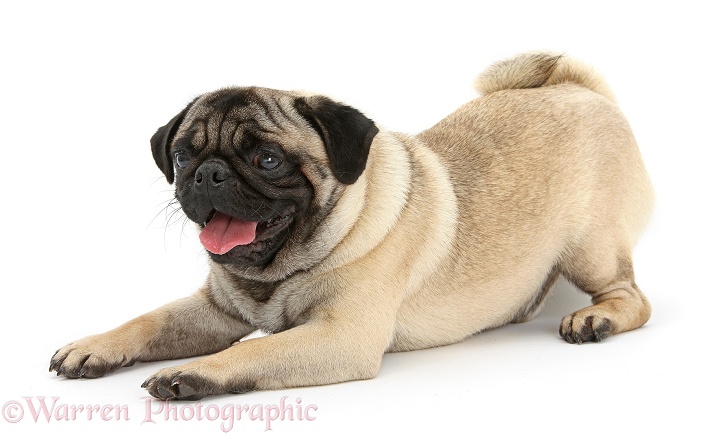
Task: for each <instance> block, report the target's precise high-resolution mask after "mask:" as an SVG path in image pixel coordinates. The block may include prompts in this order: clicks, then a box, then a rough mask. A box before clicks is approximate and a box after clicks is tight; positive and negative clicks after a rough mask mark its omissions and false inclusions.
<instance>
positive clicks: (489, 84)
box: [475, 52, 615, 101]
mask: <svg viewBox="0 0 705 435" xmlns="http://www.w3.org/2000/svg"><path fill="white" fill-rule="evenodd" d="M562 83H574V84H576V85H580V86H583V87H585V88H588V89H590V90H592V91H594V92H597V93H598V94H601V95H603V96H605V97H607V98H608V99H610V100H612V101H615V98H614V95H613V94H612V91H610V89H609V87H608V86H607V83H605V81H604V80H603V79H602V77H601V76H600V75H599V74H597V73H596V72H595V71H594V70H593V69H592V68H590V67H589V66H587V65H585V64H583V63H582V62H580V61H577V60H575V59H572V58H570V57H567V56H564V55H560V54H554V53H541V52H538V53H524V54H520V55H518V56H515V57H512V58H510V59H506V60H503V61H500V62H497V63H495V64H494V65H492V66H490V67H489V68H487V69H486V70H485V71H484V72H483V73H482V74H480V76H479V77H478V78H477V80H476V81H475V89H476V90H477V91H478V92H479V93H480V94H481V95H487V94H491V93H493V92H497V91H501V90H504V89H527V88H538V87H540V86H551V85H559V84H562Z"/></svg>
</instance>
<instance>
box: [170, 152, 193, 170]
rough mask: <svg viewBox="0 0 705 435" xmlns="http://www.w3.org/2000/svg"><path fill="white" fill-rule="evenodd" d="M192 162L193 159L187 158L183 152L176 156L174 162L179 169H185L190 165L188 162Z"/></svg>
mask: <svg viewBox="0 0 705 435" xmlns="http://www.w3.org/2000/svg"><path fill="white" fill-rule="evenodd" d="M190 160H191V159H190V158H189V156H187V155H186V153H183V152H181V151H179V152H177V153H176V154H174V161H175V162H176V166H178V167H179V169H184V168H185V167H186V166H187V165H188V162H189V161H190Z"/></svg>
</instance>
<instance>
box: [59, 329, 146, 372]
mask: <svg viewBox="0 0 705 435" xmlns="http://www.w3.org/2000/svg"><path fill="white" fill-rule="evenodd" d="M133 363H134V361H132V360H130V359H129V358H128V357H127V355H126V354H125V353H124V352H122V350H121V349H120V347H119V346H117V345H115V343H111V341H110V340H109V339H107V338H106V337H104V336H103V335H93V336H90V337H86V338H84V339H81V340H78V341H76V342H73V343H69V344H67V345H66V346H64V347H62V348H61V349H59V350H57V351H56V353H54V356H52V357H51V361H50V363H49V371H50V372H51V371H54V372H56V375H57V376H65V377H67V378H70V379H76V378H99V377H101V376H103V375H105V374H108V373H110V372H113V371H115V370H117V369H119V368H120V367H125V366H129V365H132V364H133Z"/></svg>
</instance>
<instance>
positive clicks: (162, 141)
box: [150, 103, 193, 184]
mask: <svg viewBox="0 0 705 435" xmlns="http://www.w3.org/2000/svg"><path fill="white" fill-rule="evenodd" d="M192 105H193V103H191V104H189V105H188V106H186V108H185V109H184V110H182V111H181V112H180V113H179V114H178V115H176V116H175V117H173V118H171V121H169V122H168V123H167V124H166V125H164V126H162V127H159V130H157V132H156V133H154V136H152V139H151V140H150V142H151V144H152V156H153V157H154V161H155V162H156V163H157V166H159V169H161V170H162V172H163V173H164V176H166V181H168V182H169V184H171V183H173V182H174V160H173V158H172V157H171V141H172V140H174V135H176V131H177V130H178V129H179V126H180V125H181V122H182V121H183V120H184V117H185V116H186V112H188V110H189V109H190V108H191V106H192Z"/></svg>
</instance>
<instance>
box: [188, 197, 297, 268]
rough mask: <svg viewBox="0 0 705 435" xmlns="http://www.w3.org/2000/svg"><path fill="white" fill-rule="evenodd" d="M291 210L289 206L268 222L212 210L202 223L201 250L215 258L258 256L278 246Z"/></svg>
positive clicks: (290, 216)
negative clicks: (204, 249)
mask: <svg viewBox="0 0 705 435" xmlns="http://www.w3.org/2000/svg"><path fill="white" fill-rule="evenodd" d="M294 211H295V208H294V206H293V205H292V206H290V207H288V208H287V209H285V210H284V212H283V213H281V214H280V215H277V216H275V217H273V218H271V219H267V220H263V221H250V220H243V219H239V218H237V217H234V216H230V215H228V214H225V213H223V212H221V211H218V210H212V211H211V212H210V213H209V214H208V217H207V218H206V221H205V222H203V223H202V224H201V234H200V236H199V238H200V240H201V244H202V245H203V247H204V248H206V250H207V251H208V252H210V253H211V254H215V255H216V256H223V255H226V254H227V255H228V256H235V257H253V256H256V257H258V256H261V255H258V254H262V253H264V252H270V251H272V250H273V249H274V248H278V247H279V245H281V241H282V240H283V237H282V234H285V230H286V229H287V228H288V227H289V225H290V224H291V223H292V222H293V215H294ZM277 242H279V243H277Z"/></svg>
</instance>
